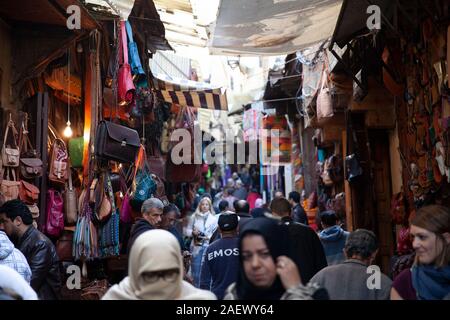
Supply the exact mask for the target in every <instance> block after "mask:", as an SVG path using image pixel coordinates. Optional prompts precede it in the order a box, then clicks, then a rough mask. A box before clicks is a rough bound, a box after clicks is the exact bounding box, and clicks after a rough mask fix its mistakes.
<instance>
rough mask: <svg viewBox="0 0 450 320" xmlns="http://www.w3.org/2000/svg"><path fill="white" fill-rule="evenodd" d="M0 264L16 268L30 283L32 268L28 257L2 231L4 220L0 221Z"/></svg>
mask: <svg viewBox="0 0 450 320" xmlns="http://www.w3.org/2000/svg"><path fill="white" fill-rule="evenodd" d="M0 265H4V266H8V267H10V268H11V269H14V270H15V271H17V272H18V273H19V274H20V275H21V276H22V277H23V278H24V279H25V281H26V282H27V283H30V281H31V269H30V266H29V265H28V262H27V259H26V258H25V256H24V255H23V253H22V252H20V250H19V249H17V248H15V247H14V244H13V243H12V242H11V240H9V238H8V236H7V235H6V233H5V232H4V231H2V221H0Z"/></svg>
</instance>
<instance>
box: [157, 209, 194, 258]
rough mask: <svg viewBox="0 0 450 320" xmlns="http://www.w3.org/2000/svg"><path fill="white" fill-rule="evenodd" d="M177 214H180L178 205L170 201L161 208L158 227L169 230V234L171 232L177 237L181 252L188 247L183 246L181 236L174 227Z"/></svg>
mask: <svg viewBox="0 0 450 320" xmlns="http://www.w3.org/2000/svg"><path fill="white" fill-rule="evenodd" d="M179 216H180V210H179V209H178V207H177V206H176V205H174V204H172V203H169V204H168V205H167V206H165V207H164V209H163V214H162V216H161V224H160V227H161V229H164V230H167V231H169V232H170V233H171V234H173V235H174V236H175V238H177V240H178V243H179V244H180V247H181V252H183V251H185V250H188V249H187V248H186V247H185V244H184V241H183V237H182V236H181V234H180V233H179V232H178V230H177V229H176V228H175V222H176V220H177V219H178V217H179Z"/></svg>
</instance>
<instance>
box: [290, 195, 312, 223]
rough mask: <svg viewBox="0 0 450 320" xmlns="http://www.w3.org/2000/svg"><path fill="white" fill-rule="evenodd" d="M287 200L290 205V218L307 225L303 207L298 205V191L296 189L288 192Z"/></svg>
mask: <svg viewBox="0 0 450 320" xmlns="http://www.w3.org/2000/svg"><path fill="white" fill-rule="evenodd" d="M288 200H289V203H290V204H291V206H292V220H293V221H294V222H298V223H303V224H305V225H308V216H307V215H306V212H305V209H303V207H302V206H301V205H300V193H298V192H297V191H292V192H289V196H288Z"/></svg>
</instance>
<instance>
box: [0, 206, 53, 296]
mask: <svg viewBox="0 0 450 320" xmlns="http://www.w3.org/2000/svg"><path fill="white" fill-rule="evenodd" d="M0 221H2V229H3V230H4V231H5V233H6V234H7V235H8V237H9V238H10V239H11V240H12V242H13V243H15V244H16V247H17V248H18V249H19V250H20V251H21V252H22V253H23V255H24V256H25V258H26V259H27V262H28V265H29V266H30V269H31V280H30V285H31V287H32V288H33V290H34V291H35V292H36V293H37V294H38V297H39V299H41V300H57V299H59V298H60V289H61V278H60V272H59V259H58V255H57V254H56V249H55V246H54V245H53V243H52V242H51V241H50V239H49V238H47V237H46V236H45V235H44V234H43V233H42V232H40V231H39V230H37V229H36V228H34V227H33V225H32V223H33V217H32V216H31V212H30V210H29V209H28V207H27V206H26V205H25V203H23V202H22V201H20V200H18V199H15V200H10V201H7V202H5V203H4V204H3V205H2V206H1V207H0Z"/></svg>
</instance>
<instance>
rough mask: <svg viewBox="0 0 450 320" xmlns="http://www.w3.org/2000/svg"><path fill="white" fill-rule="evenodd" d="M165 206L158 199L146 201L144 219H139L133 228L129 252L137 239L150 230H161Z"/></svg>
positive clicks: (143, 207) (142, 208)
mask: <svg viewBox="0 0 450 320" xmlns="http://www.w3.org/2000/svg"><path fill="white" fill-rule="evenodd" d="M163 209H164V204H163V203H162V201H161V200H159V199H158V198H150V199H147V200H145V201H144V203H143V204H142V207H141V213H142V217H141V218H139V219H137V221H136V223H135V224H134V225H133V227H131V231H130V239H129V240H128V251H127V252H130V250H131V247H132V246H133V243H134V241H135V240H136V238H137V237H138V236H139V235H141V234H142V233H144V232H145V231H148V230H153V229H155V228H159V226H160V223H161V216H162V214H163Z"/></svg>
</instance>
